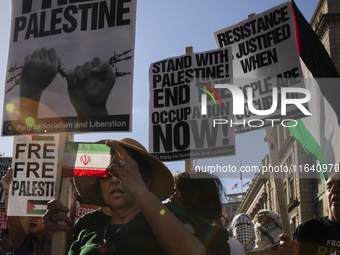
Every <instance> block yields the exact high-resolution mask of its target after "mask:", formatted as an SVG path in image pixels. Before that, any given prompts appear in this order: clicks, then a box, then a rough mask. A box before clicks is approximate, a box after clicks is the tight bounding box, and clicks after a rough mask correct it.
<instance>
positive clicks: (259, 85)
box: [214, 1, 309, 133]
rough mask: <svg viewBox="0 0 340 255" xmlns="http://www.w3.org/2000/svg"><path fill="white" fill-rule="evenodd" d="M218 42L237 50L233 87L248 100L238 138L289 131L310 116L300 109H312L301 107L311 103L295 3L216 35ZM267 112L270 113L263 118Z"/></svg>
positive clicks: (238, 116) (237, 116)
mask: <svg viewBox="0 0 340 255" xmlns="http://www.w3.org/2000/svg"><path fill="white" fill-rule="evenodd" d="M214 37H215V42H216V45H217V47H218V48H223V47H227V46H228V47H232V52H233V68H234V82H233V84H234V85H235V86H237V87H238V88H239V89H240V91H242V92H243V94H244V99H246V100H245V102H244V103H243V105H244V107H242V108H243V111H242V114H235V123H238V124H237V126H236V133H243V132H247V131H251V130H254V129H258V128H265V127H269V126H275V125H279V124H281V125H282V126H286V123H287V122H290V121H292V120H295V119H300V118H301V117H305V116H306V113H307V112H304V111H302V110H301V109H302V108H303V109H306V110H307V106H306V105H303V107H302V106H297V105H298V103H299V102H303V103H305V102H308V100H309V99H308V95H307V94H308V91H307V90H301V88H304V81H303V79H302V78H303V75H302V70H301V66H300V60H299V54H298V49H297V44H296V37H295V26H294V16H293V11H292V7H291V2H290V1H287V2H285V3H283V4H280V5H278V6H276V7H274V8H271V9H269V10H267V11H265V12H263V13H261V14H258V15H254V16H251V17H249V18H248V19H246V20H244V21H242V22H240V23H237V24H235V25H232V26H229V27H226V28H223V29H220V30H218V31H215V32H214ZM298 87H299V88H300V89H296V88H298ZM276 88H277V91H275V90H276ZM247 90H248V93H249V94H247ZM306 93H307V94H306ZM275 98H276V99H277V100H275ZM246 101H248V102H246ZM234 102H236V100H234ZM287 104H289V105H287ZM252 106H253V107H252ZM234 109H235V107H234ZM283 109H286V111H283ZM264 110H268V112H270V113H269V114H264V115H261V116H259V111H262V113H264ZM269 110H270V111H269Z"/></svg>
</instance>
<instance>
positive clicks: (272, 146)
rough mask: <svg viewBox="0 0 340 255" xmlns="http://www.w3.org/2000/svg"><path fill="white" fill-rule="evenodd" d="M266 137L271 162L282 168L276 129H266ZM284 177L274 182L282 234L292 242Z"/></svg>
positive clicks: (276, 177)
mask: <svg viewBox="0 0 340 255" xmlns="http://www.w3.org/2000/svg"><path fill="white" fill-rule="evenodd" d="M266 137H267V143H268V148H269V157H270V162H271V165H272V166H273V167H275V166H278V167H279V166H280V162H279V154H278V148H277V140H276V137H275V136H274V127H268V128H266ZM274 175H275V173H274ZM282 181H283V179H282V177H281V178H279V177H278V176H274V182H275V189H276V195H277V198H278V202H279V210H280V217H281V222H282V232H283V233H284V234H285V235H287V236H288V237H289V238H290V240H292V233H291V229H290V224H289V215H288V208H287V204H286V200H285V196H284V190H283V184H282Z"/></svg>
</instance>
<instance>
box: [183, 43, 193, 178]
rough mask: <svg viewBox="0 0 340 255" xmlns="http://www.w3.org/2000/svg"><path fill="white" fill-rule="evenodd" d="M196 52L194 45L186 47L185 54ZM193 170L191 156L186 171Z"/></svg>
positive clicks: (186, 164)
mask: <svg viewBox="0 0 340 255" xmlns="http://www.w3.org/2000/svg"><path fill="white" fill-rule="evenodd" d="M193 52H194V47H193V46H188V47H185V54H190V53H193ZM191 170H193V160H192V159H191V158H189V159H186V160H185V172H190V171H191Z"/></svg>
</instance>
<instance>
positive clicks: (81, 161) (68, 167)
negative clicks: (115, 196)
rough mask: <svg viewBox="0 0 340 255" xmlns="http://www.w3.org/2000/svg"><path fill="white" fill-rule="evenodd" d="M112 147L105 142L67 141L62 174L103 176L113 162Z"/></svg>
mask: <svg viewBox="0 0 340 255" xmlns="http://www.w3.org/2000/svg"><path fill="white" fill-rule="evenodd" d="M110 151H111V148H110V147H108V146H106V145H105V144H96V143H75V142H67V143H66V145H65V153H64V159H63V167H62V176H63V177H72V176H90V177H102V178H105V177H106V175H107V172H106V168H107V167H108V166H109V164H110V162H111V154H110Z"/></svg>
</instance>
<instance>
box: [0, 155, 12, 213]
mask: <svg viewBox="0 0 340 255" xmlns="http://www.w3.org/2000/svg"><path fill="white" fill-rule="evenodd" d="M11 165H12V158H9V157H0V180H1V178H2V176H4V175H5V174H6V173H7V171H8V168H9V167H10V166H11ZM0 208H6V201H5V193H4V189H3V187H2V184H1V189H0Z"/></svg>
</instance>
